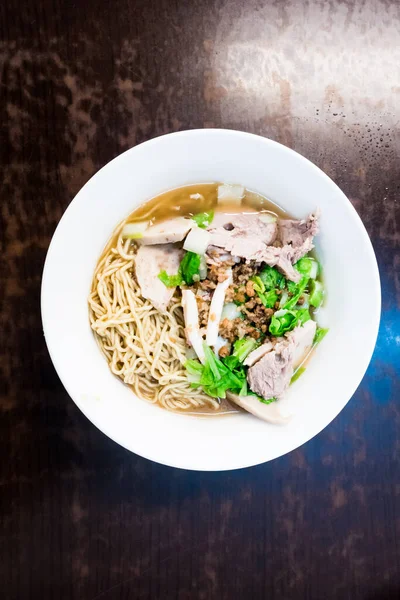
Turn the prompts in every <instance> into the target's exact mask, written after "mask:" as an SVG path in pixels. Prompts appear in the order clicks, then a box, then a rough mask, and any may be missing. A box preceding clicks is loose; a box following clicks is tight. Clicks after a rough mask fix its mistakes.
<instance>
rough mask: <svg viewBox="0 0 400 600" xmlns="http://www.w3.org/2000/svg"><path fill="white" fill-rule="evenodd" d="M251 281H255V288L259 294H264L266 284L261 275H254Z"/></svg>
mask: <svg viewBox="0 0 400 600" xmlns="http://www.w3.org/2000/svg"><path fill="white" fill-rule="evenodd" d="M251 281H253V288H254V290H255V291H256V292H257V294H263V293H264V292H265V285H264V282H263V280H262V279H261V277H259V276H258V275H255V276H254V277H252V279H251Z"/></svg>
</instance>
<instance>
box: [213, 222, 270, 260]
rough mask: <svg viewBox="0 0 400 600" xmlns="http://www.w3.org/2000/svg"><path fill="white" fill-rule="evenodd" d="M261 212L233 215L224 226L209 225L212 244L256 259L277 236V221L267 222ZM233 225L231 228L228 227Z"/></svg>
mask: <svg viewBox="0 0 400 600" xmlns="http://www.w3.org/2000/svg"><path fill="white" fill-rule="evenodd" d="M261 216H262V215H260V214H259V213H254V214H253V213H242V214H237V215H231V218H230V220H229V222H227V223H225V225H224V226H219V227H213V224H211V226H210V227H209V231H210V233H211V239H210V244H211V245H212V246H217V247H218V248H222V249H223V250H225V252H229V253H230V254H232V256H237V257H239V258H244V259H245V260H254V257H255V256H256V255H257V254H258V253H262V252H263V250H264V249H265V247H266V246H268V245H270V244H272V243H273V242H274V241H275V239H276V236H277V232H278V226H277V224H276V222H265V221H264V220H263V219H262V218H261ZM230 226H231V227H232V228H231V229H230V228H228V227H230Z"/></svg>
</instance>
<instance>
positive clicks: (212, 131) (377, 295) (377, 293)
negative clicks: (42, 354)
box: [40, 128, 381, 472]
mask: <svg viewBox="0 0 400 600" xmlns="http://www.w3.org/2000/svg"><path fill="white" fill-rule="evenodd" d="M221 134H222V135H225V136H227V137H229V136H231V137H243V138H254V139H256V140H258V141H259V142H260V140H262V142H263V143H265V144H268V145H271V146H272V147H274V146H275V147H276V148H277V149H279V150H280V151H281V152H284V153H287V154H294V155H296V157H297V159H298V160H300V161H301V162H303V163H304V165H305V167H306V168H307V169H308V170H312V171H313V172H314V173H315V174H316V175H318V176H319V177H322V178H323V179H325V182H326V183H327V184H328V185H329V186H330V187H331V189H332V190H334V191H335V193H336V194H338V195H339V196H341V197H342V200H343V201H344V202H345V203H346V204H347V208H348V210H349V211H350V213H351V214H352V215H353V218H355V221H356V222H357V224H358V226H359V227H360V230H361V233H362V236H363V238H364V242H365V246H364V250H365V251H366V252H367V253H368V255H369V260H370V264H371V266H372V267H373V273H371V282H370V283H371V289H372V291H373V295H374V302H373V304H372V306H373V307H374V310H373V312H371V314H370V321H369V323H368V330H369V332H370V333H369V338H368V339H369V350H368V356H369V359H368V361H366V364H365V367H364V368H363V370H362V372H361V369H360V372H359V376H358V377H357V378H356V380H355V383H354V385H353V389H352V390H351V393H350V394H346V396H348V399H347V400H346V401H345V402H344V404H343V406H341V407H340V408H339V410H338V411H337V412H336V413H335V415H334V416H333V418H332V419H330V421H329V422H328V423H326V424H325V425H323V426H322V427H320V428H319V429H318V430H317V431H315V432H314V433H313V434H312V435H311V437H307V439H306V440H305V441H301V442H300V443H298V444H296V445H294V446H293V447H292V448H291V449H290V450H288V451H286V452H284V453H281V452H278V453H277V454H276V455H275V456H272V457H271V458H269V459H267V460H265V458H262V459H261V460H260V461H258V462H254V461H252V462H248V461H246V460H244V461H243V464H240V465H235V466H227V467H224V468H220V467H217V468H215V469H210V468H199V467H197V466H196V467H191V466H190V465H186V464H185V465H183V464H178V463H177V462H173V461H168V460H163V459H162V458H159V457H158V456H157V457H156V456H154V455H153V454H152V453H144V452H142V451H141V450H140V452H138V451H136V450H133V449H132V448H130V447H129V446H128V445H126V444H124V443H123V442H121V441H119V440H118V439H117V438H116V436H115V435H114V434H112V433H110V432H109V431H108V427H107V426H105V425H104V424H103V423H102V424H101V425H100V424H99V423H98V422H97V419H95V418H93V417H92V416H89V415H88V412H89V411H87V410H86V408H85V406H83V403H82V402H79V401H78V400H77V399H76V398H74V395H73V394H71V393H70V390H69V387H70V386H69V382H68V377H65V376H64V374H65V373H63V371H64V369H63V367H62V365H61V363H60V362H59V360H58V358H57V356H56V352H55V351H54V347H53V345H52V344H51V342H49V340H48V339H47V337H46V330H48V327H49V325H48V322H47V315H46V311H45V304H46V302H45V297H46V294H47V290H48V289H49V287H50V286H51V283H50V282H49V277H48V272H49V268H50V267H49V265H50V263H51V261H52V253H53V250H54V246H55V243H56V238H57V233H58V231H59V230H60V226H61V224H62V223H63V222H64V220H65V219H66V218H67V215H68V214H69V212H70V211H71V210H72V207H73V206H74V205H75V204H77V203H78V202H79V196H81V193H82V192H83V190H84V189H85V188H86V187H87V186H89V184H91V183H92V181H93V180H94V179H95V178H97V177H98V176H99V173H100V172H101V171H102V170H103V169H105V168H108V167H109V165H111V164H112V163H113V162H114V161H117V160H118V159H120V158H121V156H123V155H125V154H128V153H130V154H132V155H134V154H135V153H136V151H137V150H138V149H139V148H142V147H143V146H144V145H146V146H147V147H150V146H152V145H156V144H157V143H158V142H159V141H160V140H164V139H166V138H175V137H183V138H184V137H190V136H193V135H195V136H214V135H221ZM110 231H111V230H110ZM40 303H41V318H42V326H43V333H44V337H45V341H46V346H47V349H48V352H49V355H50V358H51V361H52V363H53V366H54V368H55V370H56V373H57V375H58V377H59V379H60V381H61V383H62V385H63V387H64V388H65V390H66V392H67V394H68V395H69V397H70V398H71V399H72V400H73V401H74V403H75V404H76V405H77V407H78V408H79V409H80V410H81V411H82V413H83V414H84V415H85V417H86V418H87V419H88V420H89V421H90V422H91V423H92V424H94V425H95V426H96V427H97V428H98V429H99V430H100V431H101V432H102V433H103V434H104V435H106V436H107V437H109V438H110V439H112V440H113V441H114V442H115V443H117V444H118V445H120V446H122V447H124V448H125V449H127V450H129V451H130V452H133V453H135V454H138V455H139V456H141V457H143V458H146V459H147V460H151V461H153V462H156V463H158V464H162V465H165V466H169V467H174V468H180V469H186V470H195V471H210V472H211V471H229V470H236V469H243V468H248V467H252V466H257V465H260V464H264V463H265V462H269V461H270V460H274V459H275V458H279V457H281V456H284V455H285V454H288V453H289V452H292V451H293V450H296V449H297V448H299V447H300V446H302V445H303V444H305V443H307V442H308V441H310V440H312V439H313V438H314V437H315V436H317V435H318V434H319V433H321V431H323V430H324V429H325V428H326V427H327V426H328V425H329V424H330V423H332V421H333V420H334V419H335V418H336V417H337V416H338V415H339V414H340V412H341V411H342V410H343V408H344V407H345V406H346V404H347V403H348V402H349V401H350V399H351V398H352V396H353V395H354V393H355V392H356V390H357V388H358V387H359V385H360V383H361V381H362V380H363V378H364V375H365V373H366V371H367V368H368V366H369V364H370V362H371V359H372V356H373V352H374V349H375V345H376V341H377V337H378V332H379V325H380V318H381V284H380V276H379V268H378V263H377V259H376V255H375V252H374V249H373V245H372V242H371V239H370V237H369V235H368V232H367V230H366V228H365V226H364V223H363V221H362V220H361V217H360V216H359V215H358V213H357V211H356V209H355V208H354V206H353V204H352V203H351V202H350V200H349V198H348V197H347V196H346V195H345V194H344V192H343V191H342V190H341V189H340V188H339V186H338V185H337V184H336V183H335V182H334V181H333V180H332V179H331V178H330V177H329V176H328V175H327V174H326V173H325V172H324V171H322V169H320V168H319V167H318V166H317V165H315V164H314V163H313V162H312V161H311V160H309V159H308V158H306V157H305V156H303V155H302V154H300V153H299V152H297V151H296V150H293V149H292V148H289V147H287V146H285V145H284V144H281V143H280V142H277V141H275V140H272V139H270V138H267V137H265V136H261V135H257V134H254V133H248V132H245V131H241V130H236V129H224V128H204V129H188V130H183V131H178V132H172V133H167V134H163V135H159V136H156V137H154V138H151V139H149V140H146V141H144V142H142V143H140V144H137V145H135V146H133V147H132V148H128V149H127V150H125V151H124V152H121V153H120V154H118V155H117V156H116V157H114V158H113V159H112V160H110V161H109V162H108V163H106V164H105V165H103V166H102V167H100V168H99V169H98V170H97V171H96V173H94V174H93V175H92V176H91V177H90V178H89V179H88V181H87V182H86V183H85V184H84V185H83V186H82V187H81V188H80V189H79V190H78V192H77V193H76V195H75V196H74V198H73V199H72V200H71V202H70V203H69V204H68V206H67V208H66V209H65V211H64V212H63V215H62V217H61V219H60V220H59V222H58V224H57V226H56V228H55V230H54V233H53V235H52V237H51V241H50V244H49V247H48V250H47V253H46V259H45V262H44V266H43V273H42V282H41V293H40ZM179 416H181V417H188V416H191V415H184V414H182V415H179ZM154 454H157V453H154ZM183 462H184V461H183Z"/></svg>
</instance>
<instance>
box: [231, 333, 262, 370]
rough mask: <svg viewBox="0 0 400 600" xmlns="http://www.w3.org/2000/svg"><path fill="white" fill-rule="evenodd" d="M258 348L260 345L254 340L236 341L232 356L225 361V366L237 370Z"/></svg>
mask: <svg viewBox="0 0 400 600" xmlns="http://www.w3.org/2000/svg"><path fill="white" fill-rule="evenodd" d="M257 346H258V344H257V342H256V340H254V339H253V338H242V339H241V340H236V342H235V343H234V344H233V352H232V354H230V356H227V357H226V358H224V359H223V361H224V364H225V365H226V366H227V367H228V369H231V370H232V369H235V368H236V367H237V366H238V365H240V364H241V363H242V362H243V361H244V360H245V358H246V356H248V355H249V354H250V352H251V351H252V350H254V349H255V348H256V347H257Z"/></svg>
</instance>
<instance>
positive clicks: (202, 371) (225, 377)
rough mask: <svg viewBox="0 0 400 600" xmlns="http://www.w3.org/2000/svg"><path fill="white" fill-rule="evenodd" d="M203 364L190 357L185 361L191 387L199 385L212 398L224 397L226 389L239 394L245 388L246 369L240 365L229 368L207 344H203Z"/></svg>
mask: <svg viewBox="0 0 400 600" xmlns="http://www.w3.org/2000/svg"><path fill="white" fill-rule="evenodd" d="M204 353H205V357H206V361H205V364H204V365H202V364H200V362H199V361H197V360H194V359H191V360H187V361H186V363H185V368H186V370H187V372H188V378H189V379H190V381H191V385H192V386H193V387H199V386H201V387H202V388H203V390H204V391H205V393H206V394H208V395H209V396H212V397H213V398H225V397H226V391H227V390H231V391H232V392H234V393H237V394H239V393H240V392H241V390H244V389H245V385H246V386H247V383H245V382H246V371H245V368H244V367H242V366H239V367H236V368H232V369H229V368H228V367H227V366H226V365H225V364H224V363H223V362H222V361H221V360H220V359H219V358H218V356H217V355H216V354H214V352H213V351H212V350H211V348H210V347H209V346H207V345H206V344H204Z"/></svg>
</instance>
